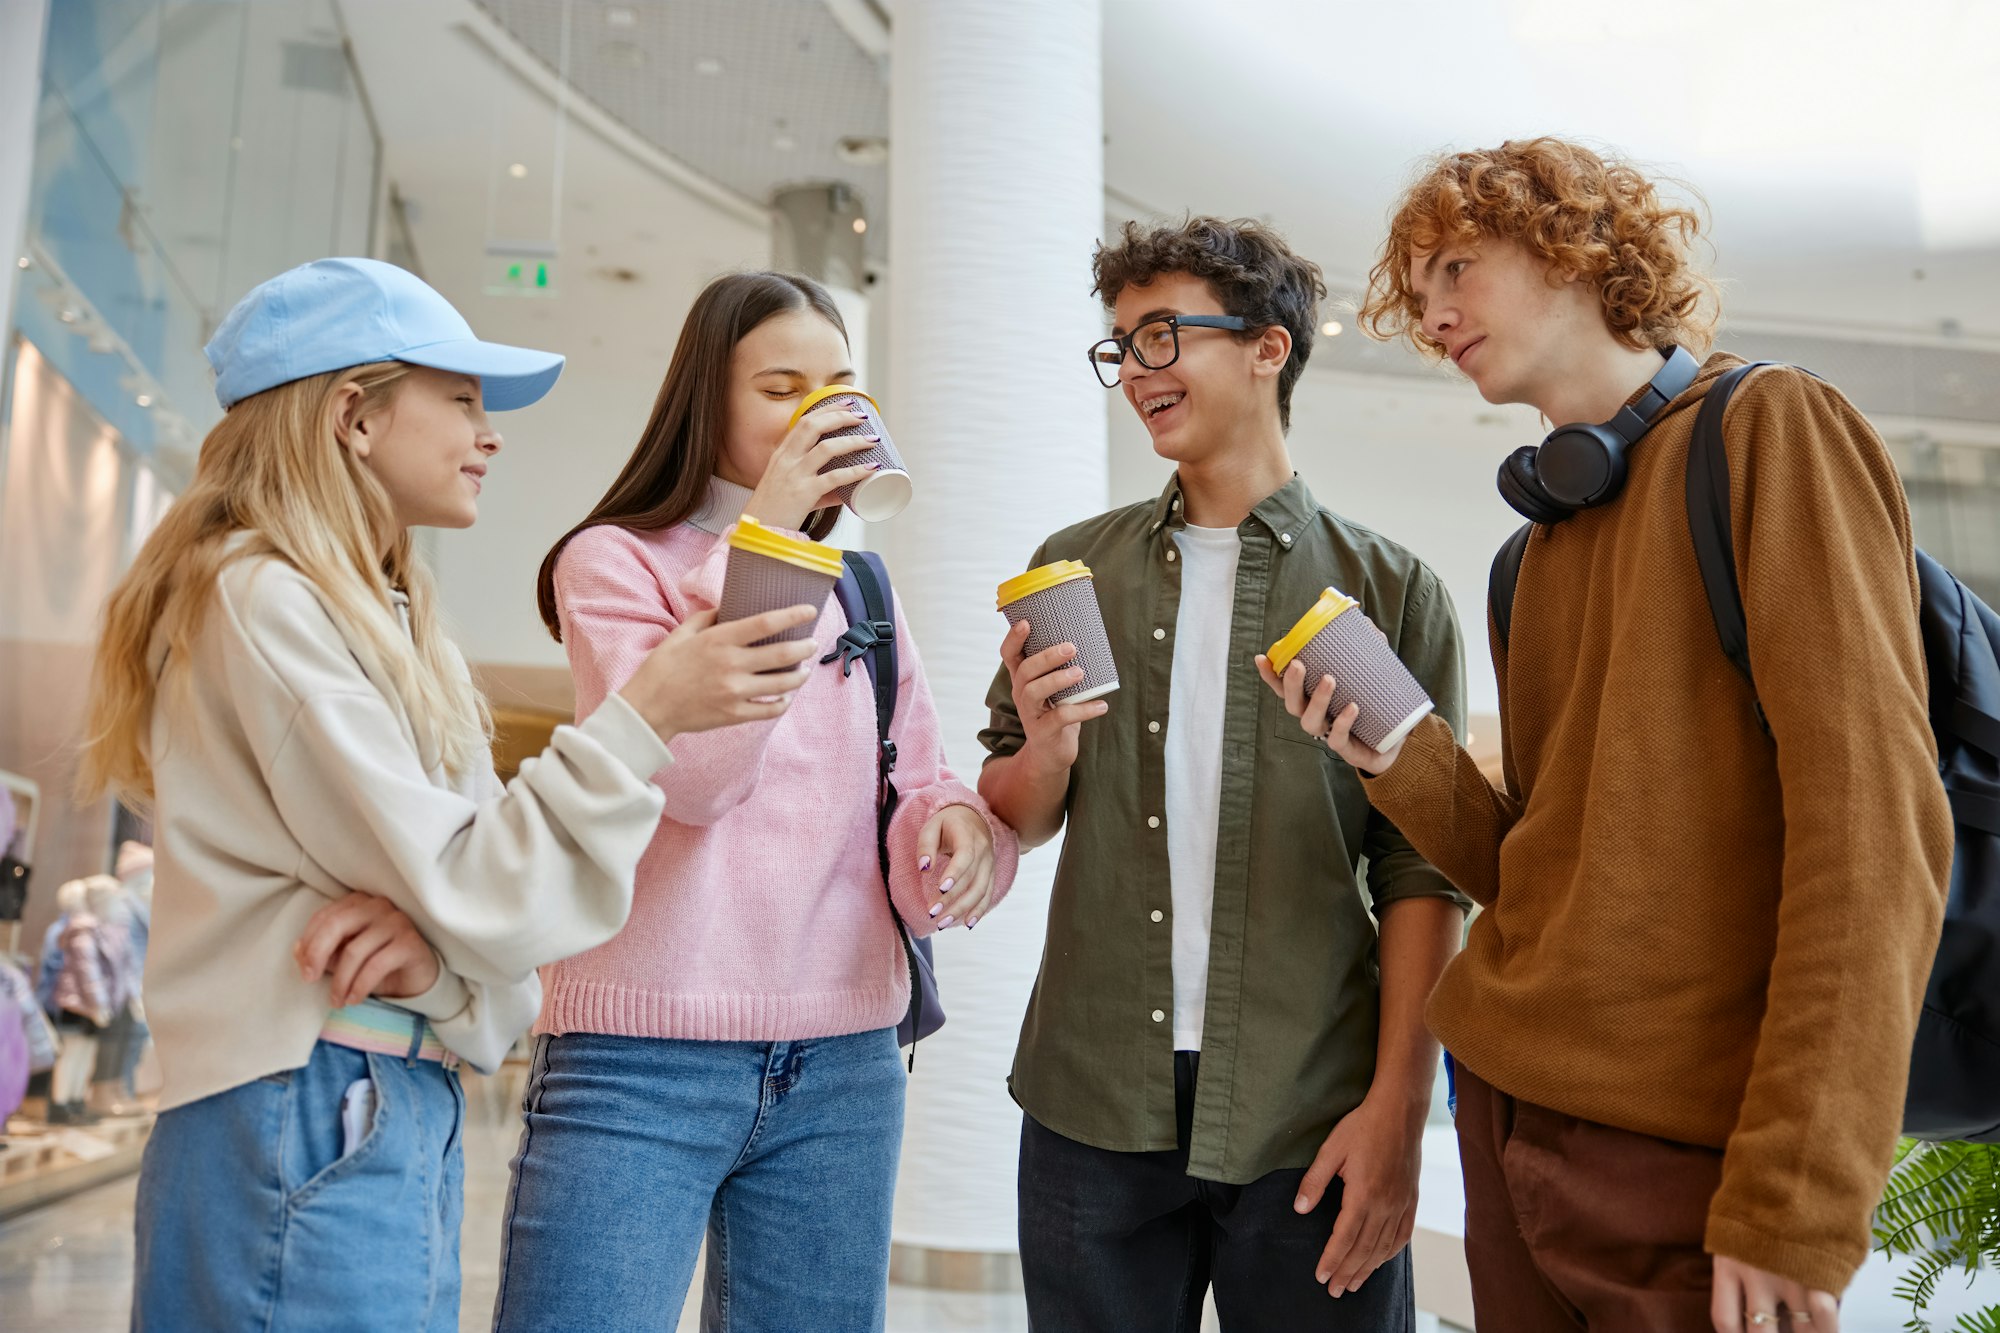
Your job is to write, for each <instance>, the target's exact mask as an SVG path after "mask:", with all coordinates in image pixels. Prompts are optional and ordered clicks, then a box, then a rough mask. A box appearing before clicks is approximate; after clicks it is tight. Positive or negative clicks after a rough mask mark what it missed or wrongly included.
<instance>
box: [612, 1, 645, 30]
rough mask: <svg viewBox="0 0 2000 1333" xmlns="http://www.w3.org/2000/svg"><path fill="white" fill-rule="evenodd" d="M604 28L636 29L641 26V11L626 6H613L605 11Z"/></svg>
mask: <svg viewBox="0 0 2000 1333" xmlns="http://www.w3.org/2000/svg"><path fill="white" fill-rule="evenodd" d="M604 26H605V27H607V28H636V27H638V26H639V11H638V10H636V9H630V8H627V7H626V6H624V5H613V6H611V7H610V8H609V9H607V10H605V11H604Z"/></svg>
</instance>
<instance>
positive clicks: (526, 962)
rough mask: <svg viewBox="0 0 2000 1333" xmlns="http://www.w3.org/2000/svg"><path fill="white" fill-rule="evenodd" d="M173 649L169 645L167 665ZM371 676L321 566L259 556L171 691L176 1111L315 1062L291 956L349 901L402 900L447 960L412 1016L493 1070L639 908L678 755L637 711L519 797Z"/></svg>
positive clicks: (159, 775) (573, 739) (528, 782)
mask: <svg viewBox="0 0 2000 1333" xmlns="http://www.w3.org/2000/svg"><path fill="white" fill-rule="evenodd" d="M397 610H398V613H399V615H402V616H404V625H405V628H406V630H407V625H408V622H407V614H406V609H405V607H404V606H402V605H399V606H398V608H397ZM165 655H166V649H165V645H164V640H163V639H162V640H160V641H157V642H156V645H155V648H154V661H155V666H156V669H157V668H158V667H159V666H160V665H161V664H162V663H163V662H164V660H165ZM364 660H365V655H364V654H361V653H359V652H357V651H356V650H355V649H353V648H351V647H350V646H349V643H348V641H347V638H346V637H345V636H344V635H343V634H342V632H341V629H340V627H339V625H338V624H336V622H335V621H334V619H333V617H332V615H331V614H330V613H329V611H328V610H327V607H326V606H325V604H324V603H323V602H322V601H321V599H320V595H319V592H318V590H317V589H316V587H315V586H314V585H313V584H312V583H311V582H310V581H309V580H308V579H307V578H306V577H305V576H304V575H303V574H301V573H299V572H298V571H297V570H296V569H294V568H293V567H292V566H291V565H289V564H287V563H286V562H284V561H282V560H279V559H276V558H273V557H269V556H250V557H245V558H242V559H239V560H237V561H235V562H234V563H232V564H230V565H229V566H228V567H227V568H226V569H225V570H224V571H223V573H222V575H221V577H220V578H219V580H218V581H217V588H216V593H215V601H214V603H213V605H212V606H211V607H210V608H209V614H208V616H207V618H206V620H205V623H204V625H203V628H202V632H201V634H200V636H199V638H198V640H197V643H196V647H195V652H194V660H193V661H192V662H191V663H189V664H187V665H188V666H189V667H190V668H191V669H190V671H189V672H188V678H187V679H186V681H185V684H186V687H187V688H186V689H185V691H183V690H181V689H180V686H181V684H182V682H181V681H179V680H172V679H170V680H169V681H168V682H167V683H166V687H165V688H164V689H163V690H162V692H161V695H160V702H159V704H158V705H157V706H156V707H155V709H154V714H153V721H152V734H151V747H152V757H153V772H154V780H155V791H156V792H157V801H156V809H155V853H156V858H157V865H156V874H155V884H154V898H153V928H152V940H151V946H150V949H149V951H148V954H147V958H146V978H145V994H146V1012H147V1018H148V1021H149V1022H150V1023H151V1025H152V1030H153V1038H154V1040H155V1041H157V1042H158V1043H159V1048H160V1061H161V1066H162V1068H163V1070H164V1073H165V1079H166V1086H165V1089H164V1091H163V1093H162V1096H161V1108H162V1109H168V1108H171V1107H175V1106H179V1105H182V1104H184V1103H187V1102H191V1101H195V1100H197V1099H199V1098H202V1097H207V1096H210V1095H212V1094H214V1093H218V1092H222V1091H224V1090H226V1089H229V1088H233V1087H236V1086H238V1085H240V1084H243V1083H246V1082H249V1081H250V1080H252V1079H255V1078H260V1077H263V1076H264V1075H267V1074H272V1073H276V1072H278V1071H280V1070H285V1069H293V1068H297V1067H299V1066H301V1065H303V1064H304V1063H305V1062H306V1061H307V1060H308V1059H309V1058H311V1054H312V1048H313V1044H314V1043H315V1042H316V1041H317V1040H318V1037H319V1032H320V1029H321V1027H322V1025H323V1024H324V1023H325V1021H326V1017H327V1014H328V1013H329V1012H330V1011H331V1004H330V1001H329V999H328V994H327V983H326V982H325V980H321V981H319V982H316V983H314V984H311V985H308V984H306V983H305V982H302V981H301V980H300V979H299V972H298V966H297V964H296V963H295V962H294V960H293V957H292V945H293V943H294V941H296V940H297V939H298V937H299V934H300V932H301V931H302V930H303V929H304V928H305V924H306V922H307V920H308V919H309V918H310V917H311V916H312V915H313V913H314V912H316V911H318V910H319V909H320V908H321V907H323V906H325V905H326V903H328V902H329V901H331V900H333V899H335V898H338V897H340V896H342V895H343V894H345V893H347V892H348V891H349V890H350V889H359V890H362V891H364V892H367V893H373V894H379V895H381V896H383V897H385V898H387V899H389V900H390V901H391V902H393V903H395V905H396V906H397V907H399V908H401V909H402V910H403V911H404V912H405V913H407V914H408V915H409V916H410V918H411V919H412V920H413V921H414V922H415V923H416V925H417V928H418V929H419V930H421V931H422V932H423V934H424V936H425V938H426V939H428V940H429V941H430V943H431V945H432V947H433V948H434V949H436V951H437V953H438V955H439V958H440V960H441V962H442V965H443V966H442V968H441V971H440V973H439V977H438V981H437V984H436V985H434V986H433V987H432V988H431V989H430V990H429V991H428V992H426V993H425V994H423V995H421V996H417V997H414V998H409V999H398V1000H396V1001H394V1002H395V1003H396V1004H399V1005H402V1006H403V1007H405V1008H407V1009H411V1010H414V1011H416V1012H418V1013H421V1014H424V1015H425V1016H426V1017H428V1018H429V1019H430V1020H431V1023H432V1025H433V1026H434V1027H435V1028H436V1029H437V1032H438V1035H439V1036H440V1038H441V1039H442V1040H443V1042H444V1044H445V1045H446V1046H447V1047H448V1048H450V1049H451V1050H452V1051H453V1052H455V1053H456V1054H458V1055H459V1056H461V1057H463V1058H464V1059H465V1060H466V1061H467V1062H469V1063H470V1064H472V1065H473V1066H474V1067H476V1068H479V1069H482V1070H491V1069H493V1068H495V1067H497V1065H498V1064H499V1062H500V1060H501V1058H502V1057H503V1056H504V1055H505V1054H506V1052H507V1049H508V1047H510V1046H511V1045H512V1044H513V1042H514V1040H515V1039H516V1038H517V1037H518V1036H519V1035H520V1034H521V1033H523V1032H525V1031H526V1030H527V1029H528V1027H529V1025H530V1024H531V1023H533V1021H534V1018H535V1014H536V1012H537V1011H538V1009H539V1008H540V1005H541V987H540V984H539V982H538V981H537V979H536V976H535V969H536V968H537V967H539V966H541V965H543V964H545V963H550V962H554V961H556V960H557V959H561V958H565V957H567V956H569V955H571V954H574V953H578V952H580V951H582V950H585V949H589V948H592V947H593V946H595V945H598V944H601V943H603V942H604V941H605V940H608V939H610V938H611V937H612V936H613V935H615V934H617V933H618V931H619V929H620V928H621V927H622V926H623V925H624V923H625V918H626V915H627V913H628V912H629V911H630V910H631V906H632V875H633V870H634V868H635V867H636V866H637V864H638V861H639V857H640V856H641V854H643V853H644V852H645V850H646V846H647V843H648V842H649V841H650V840H651V839H652V837H653V834H654V831H655V829H656V828H657V827H658V825H659V817H660V809H661V804H662V800H663V797H662V792H661V789H660V787H659V786H657V785H655V783H654V782H653V781H652V780H651V779H652V778H653V775H654V774H656V773H658V774H660V778H661V780H662V781H670V780H671V771H670V770H669V771H668V772H665V773H662V772H661V770H662V769H667V768H668V766H669V765H670V763H671V756H670V755H669V754H668V753H667V748H666V746H665V745H664V744H662V742H661V741H660V738H659V736H658V734H657V733H655V732H654V731H653V729H652V728H651V727H650V726H649V725H648V724H647V723H646V722H645V721H644V720H643V719H642V718H641V717H640V716H639V715H638V713H637V712H635V711H634V710H633V709H632V707H631V706H630V705H629V704H627V703H626V702H625V701H624V699H623V698H621V697H620V696H618V695H616V694H613V695H610V696H608V697H607V698H606V699H605V700H604V702H603V704H602V705H601V706H600V707H598V708H597V709H596V710H595V711H594V712H593V713H592V714H591V715H590V717H589V718H588V719H587V720H586V721H584V722H583V723H582V725H580V726H576V727H561V728H558V729H557V731H556V733H555V736H554V738H553V739H552V740H551V741H550V743H549V747H548V749H547V750H545V751H544V752H543V753H542V754H541V755H540V756H539V757H537V758H534V759H530V760H528V761H527V762H526V763H525V764H524V765H523V766H522V768H521V772H520V774H519V776H518V777H516V778H515V779H514V781H513V782H512V783H510V784H509V785H508V786H507V788H506V789H505V790H504V791H503V790H502V789H501V787H500V784H499V782H498V780H497V779H496V778H495V777H494V774H493V770H492V766H491V765H490V764H488V763H481V764H480V765H479V767H478V769H477V770H476V771H474V772H471V773H468V774H465V775H462V776H460V777H459V778H457V779H452V778H448V777H447V776H446V774H445V773H444V772H443V770H442V769H441V768H439V769H432V770H430V771H426V769H425V767H424V765H423V762H422V761H421V759H420V758H419V756H418V750H417V746H416V741H415V736H414V733H413V732H412V730H411V727H410V723H409V719H408V715H407V714H406V712H405V711H404V709H403V707H402V704H401V702H400V700H399V699H398V697H397V695H396V693H395V691H394V690H393V689H392V688H391V687H390V685H389V684H388V683H387V681H386V680H385V679H383V678H381V677H380V676H379V675H378V674H377V673H376V672H374V671H373V670H371V669H370V668H366V667H364V666H363V665H362V663H363V661H364Z"/></svg>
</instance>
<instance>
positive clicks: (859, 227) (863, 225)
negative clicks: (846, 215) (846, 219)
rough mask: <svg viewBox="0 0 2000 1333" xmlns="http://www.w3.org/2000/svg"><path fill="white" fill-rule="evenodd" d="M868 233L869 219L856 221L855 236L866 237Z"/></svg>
mask: <svg viewBox="0 0 2000 1333" xmlns="http://www.w3.org/2000/svg"><path fill="white" fill-rule="evenodd" d="M867 231H868V219H867V218H856V219H854V234H855V235H856V236H861V235H864V234H866V232H867Z"/></svg>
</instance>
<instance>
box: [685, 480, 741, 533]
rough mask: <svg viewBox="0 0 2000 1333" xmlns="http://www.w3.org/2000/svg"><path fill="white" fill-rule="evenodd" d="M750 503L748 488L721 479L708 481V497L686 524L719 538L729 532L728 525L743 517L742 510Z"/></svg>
mask: <svg viewBox="0 0 2000 1333" xmlns="http://www.w3.org/2000/svg"><path fill="white" fill-rule="evenodd" d="M749 503H750V488H749V487H748V486H738V485H737V484H736V483H735V482H733V481H724V480H723V479H722V478H721V477H710V478H709V479H708V496H707V498H705V499H704V500H703V501H702V502H701V508H699V509H697V510H695V511H694V514H693V515H692V516H691V517H689V519H688V522H689V523H691V524H693V525H694V526H695V527H697V528H700V529H701V530H702V531H703V532H706V533H708V534H709V535H710V536H712V537H720V536H721V535H722V534H723V533H725V532H727V531H728V530H729V525H730V524H731V523H734V522H735V521H736V520H737V519H739V518H741V517H743V510H744V509H745V508H746V507H747V506H748V505H749Z"/></svg>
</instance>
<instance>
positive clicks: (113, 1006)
mask: <svg viewBox="0 0 2000 1333" xmlns="http://www.w3.org/2000/svg"><path fill="white" fill-rule="evenodd" d="M117 885H118V881H116V880H113V879H110V877H109V876H95V877H93V878H91V879H73V880H71V881H69V883H67V884H65V885H63V886H62V887H61V888H60V889H57V890H56V907H57V909H58V910H59V911H60V912H61V913H62V920H61V926H62V930H61V933H60V934H59V935H58V936H57V937H56V958H57V962H56V972H55V985H54V995H53V1000H54V1009H55V1016H56V1032H57V1034H58V1036H59V1037H60V1038H61V1042H62V1047H61V1050H60V1052H59V1053H58V1054H57V1056H56V1064H55V1073H54V1077H53V1080H52V1083H51V1087H50V1092H49V1123H50V1124H52V1125H81V1124H87V1123H89V1122H91V1121H93V1120H95V1119H96V1116H95V1114H94V1113H92V1112H91V1111H89V1110H88V1108H87V1107H86V1106H85V1104H84V1099H85V1097H86V1095H87V1094H88V1093H89V1091H90V1081H91V1074H92V1071H94V1070H95V1069H96V1068H97V1050H98V1044H99V1041H100V1039H101V1038H102V1037H103V1035H104V1032H105V1029H106V1028H108V1027H110V1025H111V1020H112V1018H113V1016H114V1015H116V1014H117V1012H118V1009H119V1006H120V1005H121V1004H122V1003H123V995H122V987H123V985H124V980H123V973H124V970H125V968H126V967H127V966H128V964H127V963H126V961H125V941H124V932H123V929H122V927H120V926H119V925H118V924H117V923H116V922H115V921H109V920H106V919H105V917H103V916H101V915H99V913H100V912H102V911H104V910H105V909H106V908H107V907H109V906H111V903H110V900H109V896H108V894H107V892H106V890H107V889H114V890H115V889H116V888H117Z"/></svg>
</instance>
